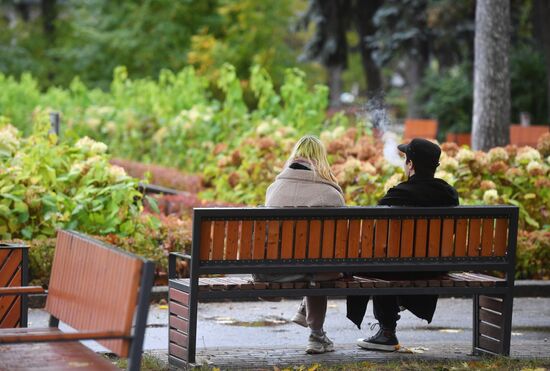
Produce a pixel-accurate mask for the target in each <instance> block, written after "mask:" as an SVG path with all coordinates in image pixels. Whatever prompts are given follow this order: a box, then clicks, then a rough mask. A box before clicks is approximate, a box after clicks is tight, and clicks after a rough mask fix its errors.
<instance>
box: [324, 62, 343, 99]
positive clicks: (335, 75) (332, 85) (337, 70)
mask: <svg viewBox="0 0 550 371" xmlns="http://www.w3.org/2000/svg"><path fill="white" fill-rule="evenodd" d="M342 70H343V69H342V67H341V66H337V65H336V66H327V71H328V87H329V90H330V107H331V108H337V107H340V103H341V102H340V95H341V94H342Z"/></svg>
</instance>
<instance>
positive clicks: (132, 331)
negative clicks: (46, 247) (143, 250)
mask: <svg viewBox="0 0 550 371" xmlns="http://www.w3.org/2000/svg"><path fill="white" fill-rule="evenodd" d="M153 274H154V263H153V262H149V261H146V260H144V259H142V258H140V257H138V256H136V255H133V254H130V253H127V252H124V251H122V250H120V249H117V248H115V247H113V246H110V245H107V244H105V243H103V242H101V241H98V240H95V239H92V238H90V237H87V236H85V235H83V234H80V233H77V232H68V231H59V232H58V235H57V241H56V248H55V256H54V260H53V265H52V272H51V276H50V283H49V286H48V296H47V301H46V307H45V310H46V311H47V312H48V313H50V321H49V327H46V328H17V329H7V328H6V329H0V368H2V369H4V368H5V369H33V370H34V369H42V368H47V369H49V370H66V369H74V368H75V367H85V368H86V369H97V370H107V369H113V370H116V369H117V368H116V367H115V366H114V365H113V364H112V363H111V362H109V361H108V360H107V359H105V358H104V357H103V356H101V355H98V354H96V353H94V352H93V351H91V350H90V349H89V348H87V347H86V346H84V345H82V344H81V343H79V342H78V341H80V340H97V341H98V342H99V343H100V344H101V345H103V346H104V347H106V348H107V349H109V350H110V351H112V352H113V353H115V354H117V355H119V356H120V357H128V358H129V362H128V369H130V370H139V368H140V362H141V354H142V346H143V337H144V334H145V326H146V321H147V312H148V310H149V294H150V291H151V286H152V282H153ZM7 290H8V291H4V292H2V290H0V295H2V294H6V293H7V294H13V293H14V291H16V290H15V289H13V288H12V289H7ZM19 292H20V293H21V292H25V288H22V289H21V290H19ZM59 321H62V322H63V323H66V324H67V325H69V326H70V327H71V328H73V329H74V330H75V331H74V332H64V331H61V330H60V329H59V327H58V325H59Z"/></svg>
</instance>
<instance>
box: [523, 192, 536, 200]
mask: <svg viewBox="0 0 550 371" xmlns="http://www.w3.org/2000/svg"><path fill="white" fill-rule="evenodd" d="M536 197H537V195H536V194H534V193H527V194H526V195H525V196H523V198H524V199H526V200H530V199H533V198H536Z"/></svg>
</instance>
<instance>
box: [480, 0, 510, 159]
mask: <svg viewBox="0 0 550 371" xmlns="http://www.w3.org/2000/svg"><path fill="white" fill-rule="evenodd" d="M509 50H510V3H509V2H508V1H500V0H484V1H478V2H477V4H476V33H475V63H474V108H473V122H472V128H473V130H472V147H473V148H474V149H476V150H489V149H490V148H492V147H496V146H503V145H506V144H508V143H509V141H510V136H509V125H510V71H509V67H508V60H509V58H508V54H509Z"/></svg>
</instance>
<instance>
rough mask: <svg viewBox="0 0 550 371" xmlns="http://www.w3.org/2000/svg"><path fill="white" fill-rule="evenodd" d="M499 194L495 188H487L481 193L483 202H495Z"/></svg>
mask: <svg viewBox="0 0 550 371" xmlns="http://www.w3.org/2000/svg"><path fill="white" fill-rule="evenodd" d="M498 199H499V195H498V191H497V190H496V189H488V190H487V191H485V193H483V202H485V203H486V204H489V205H491V204H496V203H497V202H498Z"/></svg>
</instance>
